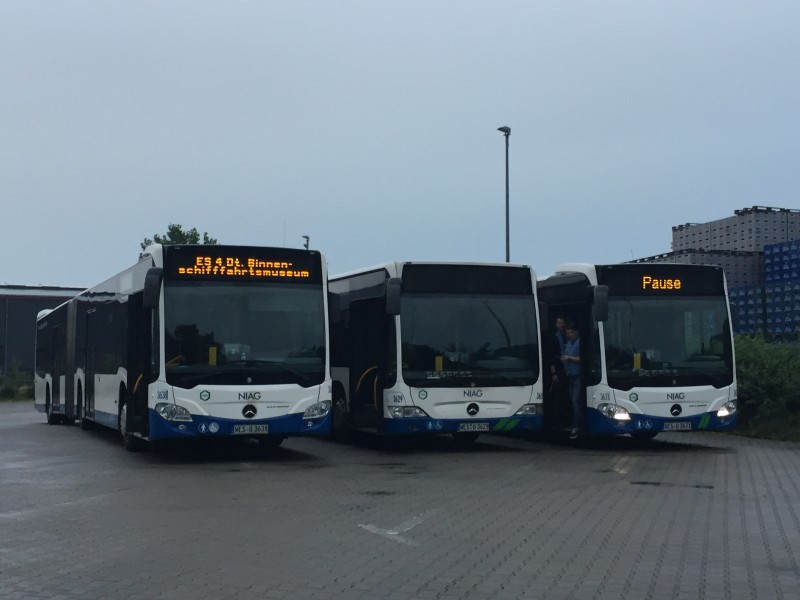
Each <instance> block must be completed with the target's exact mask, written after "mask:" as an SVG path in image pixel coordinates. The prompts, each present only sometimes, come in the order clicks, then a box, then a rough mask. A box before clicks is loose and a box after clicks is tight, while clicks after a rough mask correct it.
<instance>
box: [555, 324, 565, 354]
mask: <svg viewBox="0 0 800 600" xmlns="http://www.w3.org/2000/svg"><path fill="white" fill-rule="evenodd" d="M556 339H557V340H558V347H559V348H560V349H561V350H560V352H559V356H563V355H564V349H565V348H566V347H567V320H566V319H565V318H564V315H558V316H557V317H556Z"/></svg>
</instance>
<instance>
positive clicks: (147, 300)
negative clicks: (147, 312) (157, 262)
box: [142, 267, 164, 308]
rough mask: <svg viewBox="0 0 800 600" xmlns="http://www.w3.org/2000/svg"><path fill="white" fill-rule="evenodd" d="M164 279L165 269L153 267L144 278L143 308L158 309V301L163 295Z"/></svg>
mask: <svg viewBox="0 0 800 600" xmlns="http://www.w3.org/2000/svg"><path fill="white" fill-rule="evenodd" d="M163 278H164V269H160V268H158V267H153V268H151V269H149V270H148V271H147V274H146V275H145V276H144V293H143V294H142V307H143V308H158V299H159V297H160V295H161V280H162V279H163Z"/></svg>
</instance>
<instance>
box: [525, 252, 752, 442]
mask: <svg viewBox="0 0 800 600" xmlns="http://www.w3.org/2000/svg"><path fill="white" fill-rule="evenodd" d="M537 287H538V290H539V298H540V299H541V301H542V302H543V303H544V304H545V305H546V306H547V312H548V315H549V319H548V321H549V322H548V324H547V325H546V329H545V332H544V335H545V336H548V338H547V340H548V341H552V336H553V335H554V333H555V331H554V329H553V326H552V321H553V320H554V319H555V317H557V316H558V317H563V318H565V319H568V320H572V321H573V322H574V324H575V326H576V328H577V329H578V331H579V336H580V355H581V356H580V358H581V360H580V363H581V378H582V384H583V390H584V396H583V399H582V401H585V414H584V415H581V421H582V423H583V429H584V432H585V433H588V434H590V435H591V434H594V435H609V434H611V435H613V434H631V435H632V436H634V437H641V438H653V437H655V436H656V435H657V434H658V433H659V432H662V431H695V430H725V429H731V428H733V427H734V425H735V422H736V401H737V397H736V369H735V361H734V347H733V335H732V327H731V314H730V306H729V303H728V296H727V287H726V283H725V275H724V273H723V270H722V269H721V268H720V267H714V266H700V265H683V264H664V263H636V264H633V263H625V264H618V265H589V264H564V265H560V266H559V267H557V268H556V272H555V274H554V275H552V276H551V277H548V278H546V279H543V280H540V281H539V282H538V286H537ZM550 354H552V353H550ZM547 358H548V359H550V360H548V361H547V362H548V364H550V365H552V364H553V362H554V361H556V360H558V357H552V356H548V357H547ZM547 371H548V375H549V372H550V371H551V369H549V368H548V369H547ZM550 389H559V386H553V387H552V388H550ZM561 389H563V387H562V388H561ZM564 402H565V399H564V398H563V397H561V398H554V397H549V398H548V399H547V400H546V408H545V420H546V424H547V427H548V428H549V429H553V430H561V429H565V428H566V427H567V426H568V425H567V424H568V423H569V420H570V415H569V414H566V415H565V411H560V410H559V405H561V406H560V407H561V408H563V405H564ZM566 412H567V413H568V412H569V411H568V410H567V411H566Z"/></svg>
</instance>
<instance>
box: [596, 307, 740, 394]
mask: <svg viewBox="0 0 800 600" xmlns="http://www.w3.org/2000/svg"><path fill="white" fill-rule="evenodd" d="M603 332H604V336H605V354H606V369H607V372H608V382H609V385H610V386H611V387H614V388H616V389H622V390H629V389H631V388H632V387H635V386H651V387H655V386H658V387H661V386H681V385H713V386H714V387H718V388H719V387H723V386H726V385H730V384H731V383H732V381H733V370H732V349H731V341H730V338H731V334H730V327H729V325H728V312H727V306H726V304H725V302H724V299H723V298H718V297H714V298H709V297H687V298H681V299H676V298H642V297H636V296H630V297H625V296H623V297H613V298H610V299H609V311H608V320H607V321H606V322H605V323H604V324H603Z"/></svg>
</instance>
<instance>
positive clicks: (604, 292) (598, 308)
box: [592, 285, 608, 323]
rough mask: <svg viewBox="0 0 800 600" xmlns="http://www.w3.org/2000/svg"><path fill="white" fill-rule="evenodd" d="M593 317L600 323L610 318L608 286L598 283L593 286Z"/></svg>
mask: <svg viewBox="0 0 800 600" xmlns="http://www.w3.org/2000/svg"><path fill="white" fill-rule="evenodd" d="M592 291H593V298H592V318H593V319H594V320H595V321H597V322H598V323H600V322H602V321H607V320H608V286H607V285H596V286H594V288H592Z"/></svg>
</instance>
